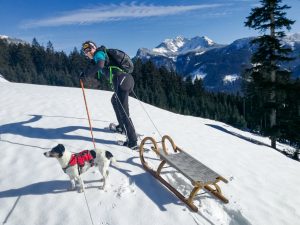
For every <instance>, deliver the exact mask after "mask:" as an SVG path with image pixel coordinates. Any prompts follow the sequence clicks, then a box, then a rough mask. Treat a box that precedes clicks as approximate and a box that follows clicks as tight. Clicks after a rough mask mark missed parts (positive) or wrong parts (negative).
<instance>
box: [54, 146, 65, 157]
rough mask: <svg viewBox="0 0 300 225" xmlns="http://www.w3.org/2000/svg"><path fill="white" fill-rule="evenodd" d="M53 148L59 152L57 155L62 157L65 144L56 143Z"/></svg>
mask: <svg viewBox="0 0 300 225" xmlns="http://www.w3.org/2000/svg"><path fill="white" fill-rule="evenodd" d="M53 150H54V151H55V152H57V153H58V154H59V157H62V155H63V153H64V152H65V146H63V145H62V144H58V145H57V146H56V147H54V148H53Z"/></svg>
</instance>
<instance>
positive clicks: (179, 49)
mask: <svg viewBox="0 0 300 225" xmlns="http://www.w3.org/2000/svg"><path fill="white" fill-rule="evenodd" d="M214 45H216V44H215V43H214V42H213V41H212V40H211V39H209V38H208V37H206V36H203V37H199V36H196V37H194V38H190V39H189V38H185V37H183V36H177V37H176V38H174V39H165V40H164V41H163V42H162V43H161V44H160V45H158V46H157V47H156V48H153V49H152V52H153V53H154V54H161V55H164V56H168V55H174V54H176V55H180V54H186V53H188V52H191V51H196V52H199V51H202V52H204V50H206V49H209V48H211V47H213V46H214Z"/></svg>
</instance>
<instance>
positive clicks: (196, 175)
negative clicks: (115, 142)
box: [139, 135, 228, 212]
mask: <svg viewBox="0 0 300 225" xmlns="http://www.w3.org/2000/svg"><path fill="white" fill-rule="evenodd" d="M149 141H150V143H151V145H153V146H152V148H151V149H152V150H153V151H154V152H155V153H156V154H157V155H158V156H159V159H160V160H161V161H162V162H161V163H160V164H159V166H158V168H157V169H153V168H151V166H150V165H149V164H148V163H147V162H146V160H145V158H144V145H145V144H146V142H149ZM166 141H169V142H170V144H171V146H172V148H173V150H174V153H173V154H169V153H168V152H167V148H166ZM139 152H140V159H141V162H142V165H143V167H144V168H145V170H147V171H148V172H149V173H150V174H152V175H153V176H154V177H155V178H156V179H158V180H159V181H160V182H161V183H162V184H164V185H165V186H166V187H167V188H168V189H169V190H170V191H172V192H173V193H174V194H175V195H176V196H177V197H178V198H179V199H180V200H182V201H183V202H184V203H185V204H187V205H188V206H189V207H190V208H191V209H192V210H193V211H195V212H197V211H198V208H197V207H196V206H195V205H194V203H193V200H194V197H195V196H196V194H197V193H198V192H199V190H201V189H202V188H203V189H205V190H207V191H208V192H209V193H211V194H212V195H214V196H215V197H217V198H219V199H220V200H222V201H223V202H224V203H228V200H227V199H226V198H225V197H224V196H223V194H222V192H221V188H220V187H219V185H218V184H217V183H218V182H219V181H223V182H225V183H228V181H227V180H226V179H225V178H223V177H222V176H220V175H219V174H217V173H216V172H214V171H213V170H211V169H210V168H208V167H207V166H205V165H204V164H202V163H201V162H199V161H198V160H196V159H195V158H193V157H192V156H191V155H189V154H188V153H186V152H185V151H183V150H182V149H180V148H179V147H177V146H176V145H175V144H174V141H173V140H172V139H171V138H170V137H169V136H168V135H165V136H163V137H162V148H158V146H157V142H156V141H155V140H154V139H153V138H152V137H145V138H144V139H143V140H142V142H141V144H140V148H139ZM166 163H167V164H168V165H169V166H171V167H173V168H175V169H176V170H177V171H178V172H180V173H181V174H183V175H184V176H185V177H186V178H188V179H189V180H190V181H191V183H192V185H193V187H194V188H193V189H192V191H191V193H190V195H189V196H188V197H185V196H183V195H182V194H181V193H180V192H179V191H177V190H176V189H175V188H174V187H173V186H172V185H171V184H169V183H168V182H167V181H166V180H165V179H163V178H162V177H161V176H160V173H161V170H162V169H163V167H164V165H165V164H166ZM213 187H214V188H213Z"/></svg>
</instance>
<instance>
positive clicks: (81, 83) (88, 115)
mask: <svg viewBox="0 0 300 225" xmlns="http://www.w3.org/2000/svg"><path fill="white" fill-rule="evenodd" d="M80 85H81V89H82V93H83V98H84V104H85V109H86V113H87V117H88V120H89V125H90V131H91V136H92V140H93V145H94V149H96V144H95V139H94V135H93V127H92V123H91V119H90V113H89V109H88V106H87V101H86V97H85V92H84V86H83V82H82V80H81V79H80Z"/></svg>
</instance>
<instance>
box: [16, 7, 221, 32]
mask: <svg viewBox="0 0 300 225" xmlns="http://www.w3.org/2000/svg"><path fill="white" fill-rule="evenodd" d="M221 6H223V5H222V4H201V5H184V6H182V5H181V6H155V5H143V4H140V5H137V4H135V3H132V4H127V5H126V4H120V5H115V4H112V5H109V6H96V7H94V8H86V9H80V10H76V11H69V12H65V13H63V14H61V15H58V16H56V17H50V18H45V19H38V20H31V21H27V22H25V23H24V24H23V26H22V27H23V28H35V27H53V26H65V25H84V24H93V23H101V22H108V21H115V20H126V19H133V18H144V17H158V16H167V15H175V14H180V13H185V12H188V11H194V10H201V9H209V8H217V7H221Z"/></svg>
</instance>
